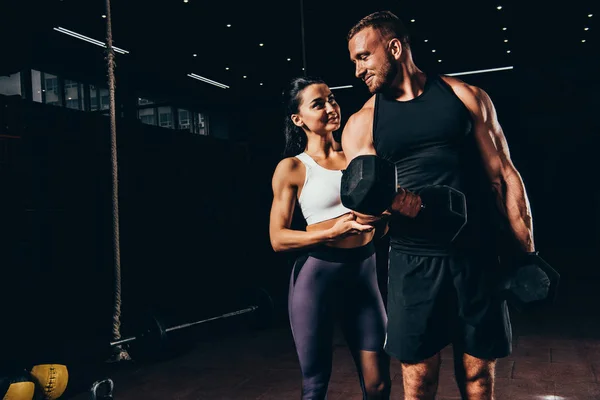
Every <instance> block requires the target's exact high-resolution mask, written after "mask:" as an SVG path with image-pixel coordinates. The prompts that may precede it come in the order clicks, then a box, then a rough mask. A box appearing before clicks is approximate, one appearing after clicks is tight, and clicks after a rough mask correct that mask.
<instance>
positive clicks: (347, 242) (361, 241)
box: [306, 215, 375, 249]
mask: <svg viewBox="0 0 600 400" xmlns="http://www.w3.org/2000/svg"><path fill="white" fill-rule="evenodd" d="M342 217H343V215H340V216H339V217H336V218H333V219H328V220H326V221H321V222H317V223H316V224H312V225H308V226H307V227H306V231H307V232H314V231H324V230H327V229H329V228H331V227H332V226H334V225H335V223H336V222H337V221H338V220H339V219H340V218H342ZM374 235H375V230H372V231H371V232H364V233H360V234H358V235H351V236H347V237H345V238H342V239H339V240H335V241H333V242H328V243H325V245H326V246H331V247H338V248H342V249H350V248H354V247H360V246H364V245H365V244H367V243H369V242H370V241H371V240H373V236H374Z"/></svg>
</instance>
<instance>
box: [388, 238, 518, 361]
mask: <svg viewBox="0 0 600 400" xmlns="http://www.w3.org/2000/svg"><path fill="white" fill-rule="evenodd" d="M498 271H499V266H498V259H497V257H495V256H489V255H488V256H482V255H472V254H471V255H468V256H466V255H465V256H457V255H452V256H421V255H411V254H406V253H403V252H401V251H399V250H395V249H390V255H389V269H388V294H387V296H388V297H387V304H388V307H387V308H388V309H387V312H388V327H387V335H386V342H385V350H386V352H387V353H388V354H389V355H391V356H393V357H395V358H397V359H398V360H400V361H402V362H407V363H411V362H413V363H414V362H419V361H423V360H424V359H426V358H429V357H431V356H433V355H435V354H436V353H438V352H439V351H440V350H442V349H443V348H444V347H446V346H447V345H448V344H450V343H452V344H453V345H454V346H459V347H460V348H461V349H462V350H463V351H464V352H465V353H467V354H469V355H472V356H474V357H477V358H481V359H495V358H502V357H506V356H508V355H509V354H510V353H511V351H512V328H511V324H510V318H509V314H508V307H507V304H506V301H504V300H501V299H500V298H499V297H498V291H497V290H495V287H496V283H495V282H497V278H496V277H497V274H498Z"/></svg>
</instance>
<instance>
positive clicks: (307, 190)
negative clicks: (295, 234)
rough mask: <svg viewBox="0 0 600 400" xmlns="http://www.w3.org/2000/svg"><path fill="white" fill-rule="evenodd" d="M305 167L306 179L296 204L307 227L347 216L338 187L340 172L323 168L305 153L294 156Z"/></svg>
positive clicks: (347, 211)
mask: <svg viewBox="0 0 600 400" xmlns="http://www.w3.org/2000/svg"><path fill="white" fill-rule="evenodd" d="M296 158H298V159H299V160H300V161H302V163H303V164H304V166H305V169H306V177H305V178H304V186H303V187H302V192H300V197H299V198H298V203H299V204H300V209H301V210H302V215H304V218H305V219H306V223H307V224H308V225H312V224H316V223H317V222H321V221H326V220H328V219H333V218H336V217H339V216H340V215H343V214H347V213H349V212H350V210H349V209H348V208H346V207H344V205H343V204H342V200H341V198H340V186H341V181H342V171H340V170H331V169H327V168H323V167H322V166H320V165H319V164H317V162H316V161H315V160H313V159H312V157H311V156H309V155H308V154H306V153H301V154H298V155H297V156H296Z"/></svg>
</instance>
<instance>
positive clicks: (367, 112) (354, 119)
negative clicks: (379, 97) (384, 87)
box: [348, 95, 375, 124]
mask: <svg viewBox="0 0 600 400" xmlns="http://www.w3.org/2000/svg"><path fill="white" fill-rule="evenodd" d="M374 110H375V95H373V96H371V98H370V99H369V100H367V101H366V102H365V104H363V106H362V107H361V109H360V110H358V111H356V112H355V113H354V114H352V115H351V116H350V118H349V119H348V123H349V124H361V123H369V122H371V121H373V111H374Z"/></svg>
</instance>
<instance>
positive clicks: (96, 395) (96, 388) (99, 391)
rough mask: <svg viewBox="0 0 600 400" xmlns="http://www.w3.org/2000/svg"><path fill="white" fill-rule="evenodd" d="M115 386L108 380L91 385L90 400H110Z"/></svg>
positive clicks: (101, 380)
mask: <svg viewBox="0 0 600 400" xmlns="http://www.w3.org/2000/svg"><path fill="white" fill-rule="evenodd" d="M114 388H115V384H114V382H113V381H112V379H110V378H104V379H100V380H97V381H96V382H94V383H92V386H91V387H90V398H91V400H112V399H113V390H114Z"/></svg>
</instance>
